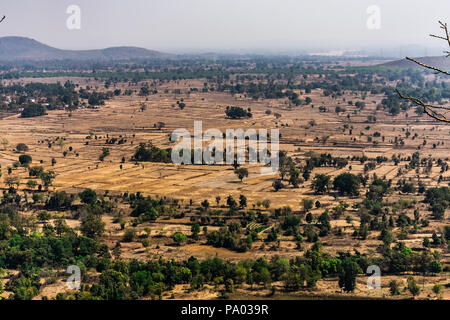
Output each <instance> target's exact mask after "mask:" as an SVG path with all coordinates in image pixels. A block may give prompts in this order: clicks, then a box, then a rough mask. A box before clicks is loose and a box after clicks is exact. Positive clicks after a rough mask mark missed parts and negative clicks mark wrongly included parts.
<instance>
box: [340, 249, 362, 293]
mask: <svg viewBox="0 0 450 320" xmlns="http://www.w3.org/2000/svg"><path fill="white" fill-rule="evenodd" d="M359 272H360V268H359V265H358V264H357V263H356V262H355V261H354V260H353V259H352V258H351V257H345V258H344V259H343V260H342V263H341V265H340V266H339V272H338V275H339V287H340V288H343V289H344V291H345V292H353V291H354V290H355V288H356V277H357V276H358V273H359Z"/></svg>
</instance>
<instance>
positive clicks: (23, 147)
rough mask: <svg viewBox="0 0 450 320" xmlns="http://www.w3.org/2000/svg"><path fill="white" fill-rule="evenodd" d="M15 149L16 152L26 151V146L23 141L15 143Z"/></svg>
mask: <svg viewBox="0 0 450 320" xmlns="http://www.w3.org/2000/svg"><path fill="white" fill-rule="evenodd" d="M16 150H17V151H18V152H27V151H28V146H27V145H26V144H25V143H19V144H17V145H16Z"/></svg>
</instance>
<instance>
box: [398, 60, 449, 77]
mask: <svg viewBox="0 0 450 320" xmlns="http://www.w3.org/2000/svg"><path fill="white" fill-rule="evenodd" d="M406 60H409V61H412V62H414V63H417V64H418V65H419V66H421V67H424V68H427V69H430V70H433V71H436V72H437V73H443V74H445V75H447V76H450V72H448V71H445V70H441V69H439V68H436V67H433V66H429V65H427V64H425V63H422V62H420V61H417V60H416V59H413V58H410V57H406Z"/></svg>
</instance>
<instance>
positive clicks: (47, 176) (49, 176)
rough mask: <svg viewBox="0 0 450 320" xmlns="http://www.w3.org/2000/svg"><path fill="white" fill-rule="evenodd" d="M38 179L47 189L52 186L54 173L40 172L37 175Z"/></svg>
mask: <svg viewBox="0 0 450 320" xmlns="http://www.w3.org/2000/svg"><path fill="white" fill-rule="evenodd" d="M39 178H40V179H41V181H42V184H43V185H44V187H45V188H46V189H47V188H48V187H49V186H50V185H51V184H52V182H53V179H55V173H54V172H53V171H48V172H42V173H41V174H40V175H39Z"/></svg>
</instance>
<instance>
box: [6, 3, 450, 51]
mask: <svg viewBox="0 0 450 320" xmlns="http://www.w3.org/2000/svg"><path fill="white" fill-rule="evenodd" d="M130 2H131V3H132V4H131V3H130ZM130 2H124V1H120V0H109V1H106V0H98V1H95V2H92V1H87V0H70V1H67V0H61V1H54V0H53V1H52V0H41V1H39V2H37V1H32V0H16V1H14V2H8V3H5V4H3V5H2V6H1V7H0V14H1V15H6V17H7V18H6V19H5V21H4V22H3V23H2V25H1V28H0V36H23V37H28V38H32V39H35V40H37V41H40V42H42V43H45V44H48V45H50V46H54V47H57V48H61V49H98V48H105V47H112V46H137V47H143V48H148V49H153V50H160V51H166V52H177V53H179V52H207V51H220V52H273V53H275V52H286V53H287V52H303V51H305V50H308V51H310V52H311V51H314V50H316V51H319V52H322V51H324V52H326V51H329V50H361V49H363V48H370V49H375V48H379V50H382V49H383V48H401V47H410V46H411V45H415V46H420V47H423V48H429V50H430V51H427V49H424V54H426V53H431V54H438V53H439V52H440V47H441V43H440V42H439V40H436V39H432V38H430V37H429V36H428V35H429V34H430V33H434V34H438V33H439V32H440V29H439V26H438V24H437V21H438V20H441V21H449V20H450V19H449V18H450V15H449V14H448V12H449V10H448V9H450V1H448V0H435V1H433V6H424V5H423V1H420V0H409V1H408V0H399V1H395V2H393V1H389V0H378V1H374V0H343V1H339V2H338V1H333V0H322V1H320V2H319V1H316V2H309V1H296V0H277V1H275V0H245V1H242V0H241V1H239V0H227V1H223V0H189V1H186V0H184V1H183V0H150V1H145V0H131V1H130ZM69 5H77V6H79V8H80V9H81V29H79V30H69V29H68V28H67V26H66V21H67V19H68V17H69V14H68V13H67V12H66V10H67V7H68V6H69ZM371 5H376V6H378V7H379V8H380V10H381V11H380V13H381V15H380V18H381V20H380V29H375V30H371V29H369V28H368V27H367V20H368V19H369V17H370V15H371V14H368V13H367V8H368V7H370V6H371ZM444 12H445V13H446V14H443V13H444ZM399 53H401V52H399Z"/></svg>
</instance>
